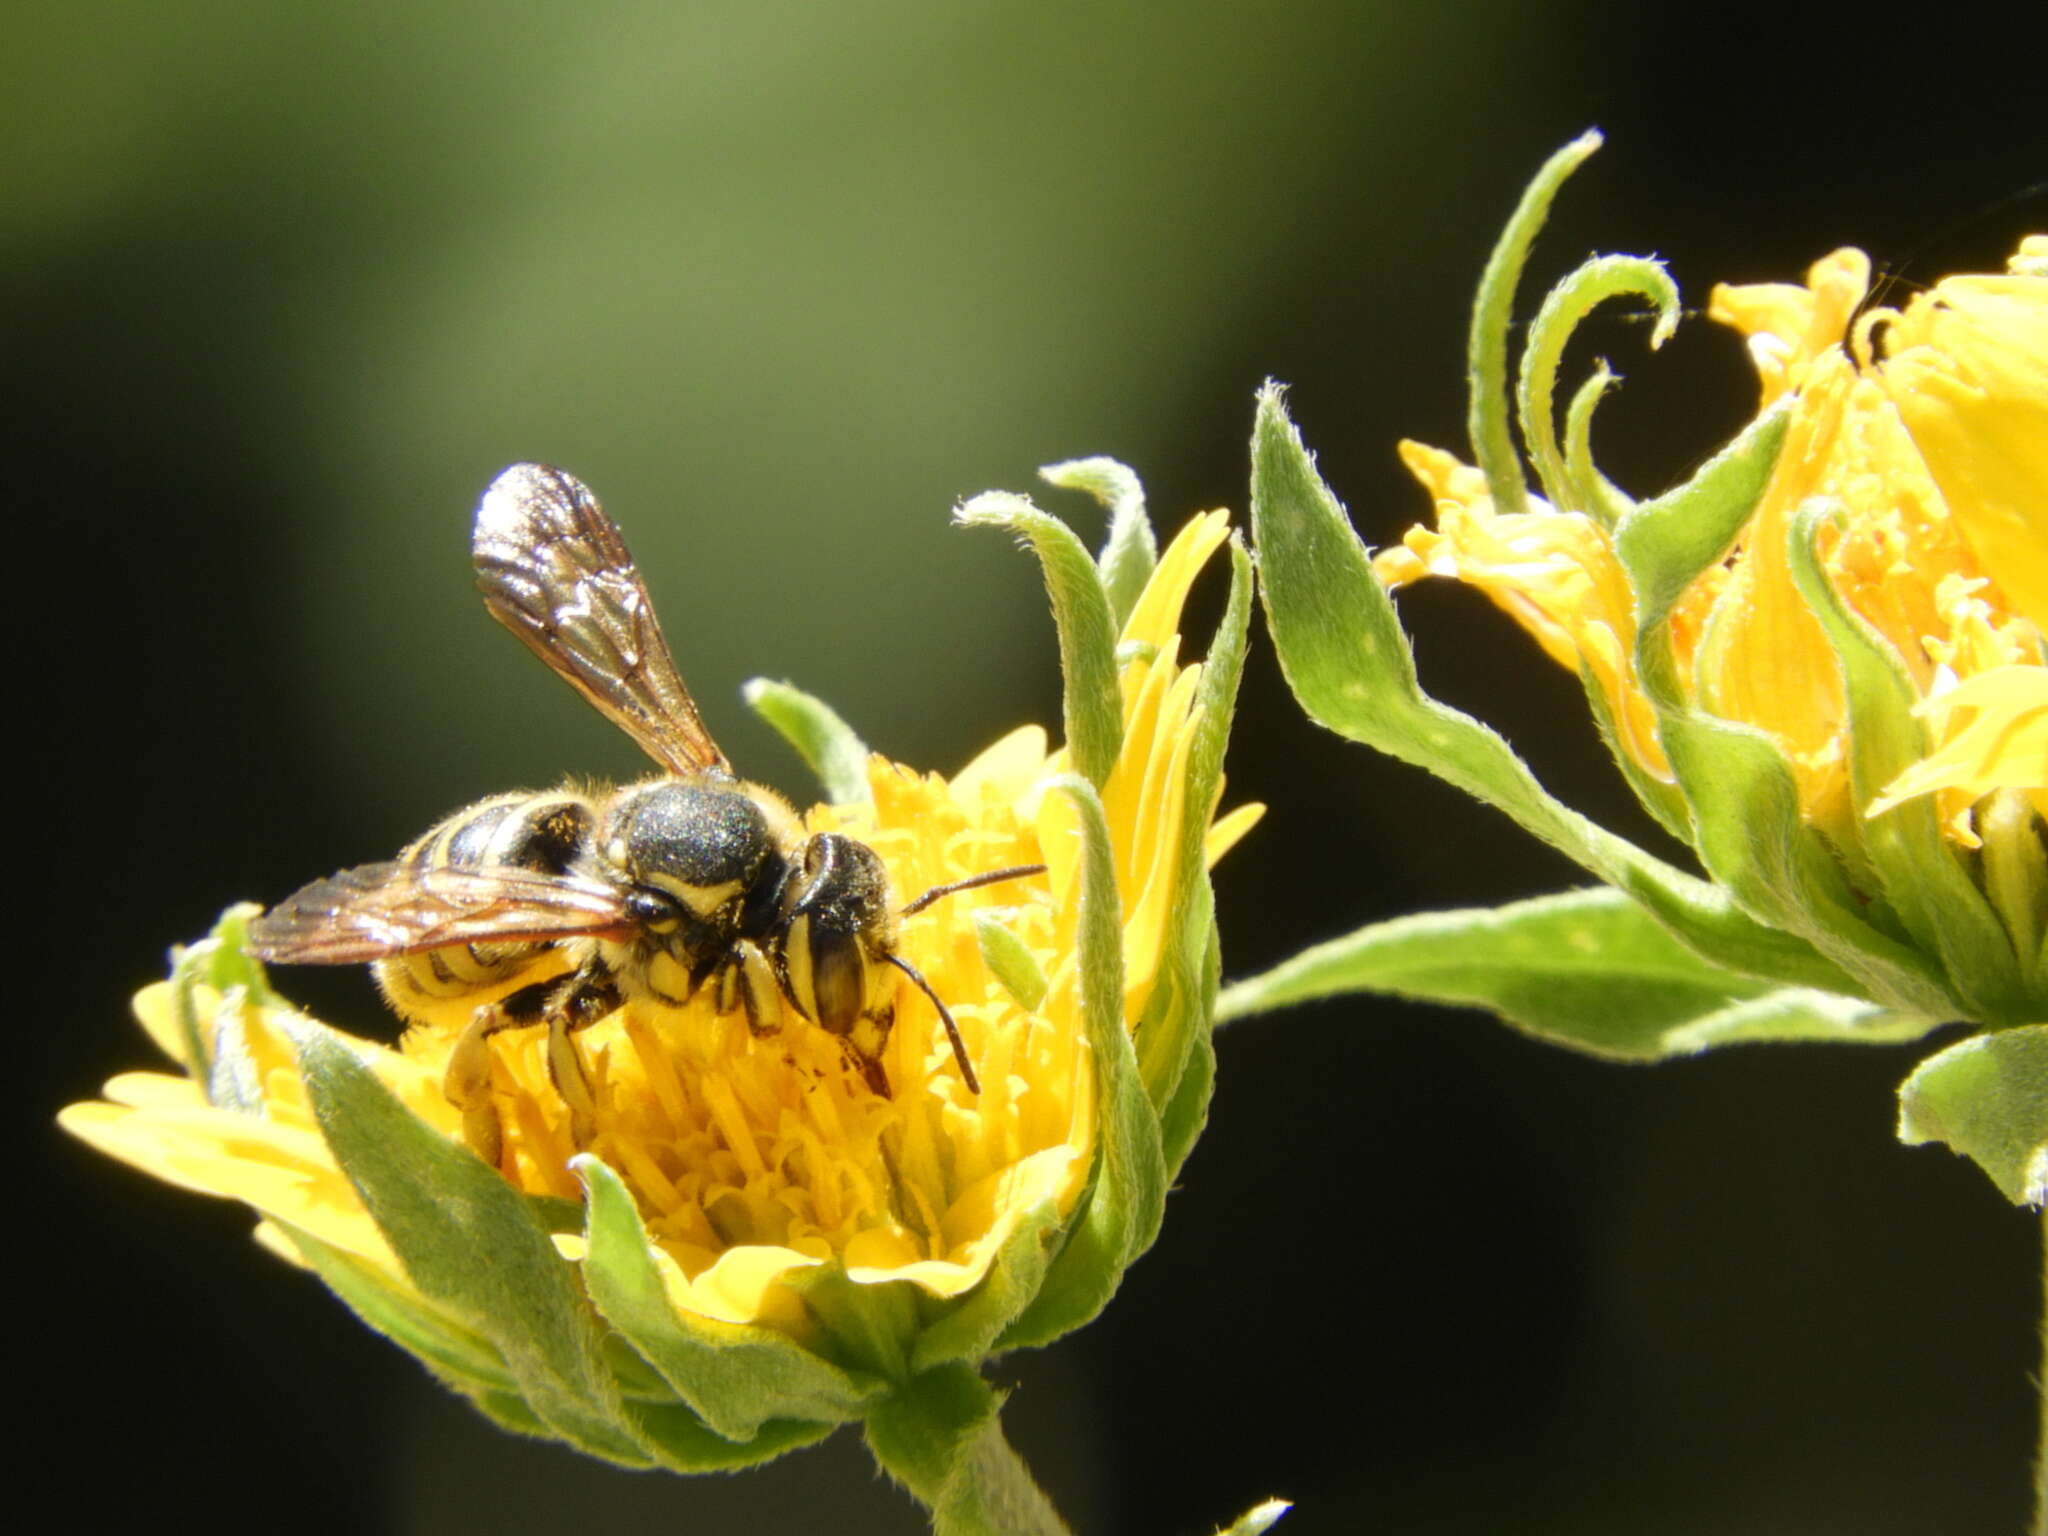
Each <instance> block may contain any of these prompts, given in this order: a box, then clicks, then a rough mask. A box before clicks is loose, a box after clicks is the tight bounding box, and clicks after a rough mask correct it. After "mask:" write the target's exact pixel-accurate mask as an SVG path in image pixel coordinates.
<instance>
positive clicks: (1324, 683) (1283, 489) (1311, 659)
mask: <svg viewBox="0 0 2048 1536" xmlns="http://www.w3.org/2000/svg"><path fill="white" fill-rule="evenodd" d="M1252 529H1253V539H1254V541H1255V542H1256V543H1257V545H1258V551H1259V585H1260V592H1261V596H1262V597H1263V599H1264V602H1265V608H1266V621H1267V625H1268V628H1269V629H1270V630H1271V632H1272V635H1273V646H1274V649H1275V651H1276V652H1278V654H1279V658H1280V669H1281V672H1282V673H1283V674H1284V675H1285V676H1286V678H1287V683H1288V686H1289V687H1290V688H1292V689H1293V690H1294V696H1295V698H1296V699H1297V700H1299V701H1300V703H1301V706H1302V708H1303V709H1304V710H1306V711H1307V713H1308V715H1309V718H1310V719H1312V720H1314V721H1316V723H1317V724H1319V725H1322V726H1325V727H1326V728H1328V729H1330V730H1332V731H1335V732H1336V733H1337V734H1339V735H1340V736H1344V737H1347V738H1349V739H1350V740H1352V741H1357V742H1362V743H1363V744H1365V745H1366V746H1369V747H1372V748H1374V749H1375V750H1376V751H1380V752H1384V753H1386V754H1387V755H1389V756H1391V757H1396V758H1399V759H1400V760H1401V761H1403V762H1406V763H1412V764H1414V765H1415V766H1416V767H1419V768H1423V769H1426V770H1428V771H1429V772H1431V773H1433V774H1435V775H1436V776H1437V777H1439V778H1441V779H1443V780H1444V781H1446V782H1447V783H1449V784H1452V785H1454V786H1455V787H1457V788H1458V789H1461V790H1463V791H1464V792H1465V793H1466V794H1468V795H1471V796H1472V797H1473V798H1474V799H1477V800H1481V801H1483V802H1485V803H1486V804H1488V805H1491V806H1493V807H1495V808H1496V809H1498V810H1500V811H1503V812H1505V813H1506V814H1507V815H1508V816H1509V817H1511V818H1512V819H1513V820H1514V821H1515V822H1516V824H1517V825H1519V826H1521V827H1522V828H1523V829H1524V830H1525V831H1527V832H1529V833H1531V834H1532V835H1534V836H1536V837H1538V838H1541V839H1542V840H1543V841H1544V842H1546V843H1549V844H1550V845H1551V846H1552V847H1553V848H1556V849H1557V850H1558V851H1559V852H1560V853H1562V854H1564V855H1565V856H1566V857H1567V858H1569V859H1571V860H1573V861H1574V862H1575V863H1577V864H1579V865H1580V866H1581V867H1583V868H1584V869H1586V870H1587V871H1589V872H1590V873H1592V874H1593V875H1596V876H1597V877H1599V878H1600V879H1601V880H1604V881H1605V882H1607V883H1608V884H1609V885H1613V886H1617V887H1619V888H1621V889H1622V890H1624V891H1626V892H1627V893H1628V894H1629V895H1631V896H1633V897H1634V898H1635V899H1636V900H1637V901H1638V902H1640V903H1641V904H1642V905H1643V906H1644V907H1645V908H1647V909H1648V910H1649V911H1650V913H1651V914H1652V915H1653V916H1654V917H1656V918H1657V920H1658V921H1659V922H1661V923H1662V924H1663V925H1664V926H1665V927H1666V928H1668V929H1670V930H1671V932H1672V933H1673V934H1675V935H1677V937H1678V938H1679V939H1680V940H1681V942H1683V943H1685V944H1686V945H1687V946H1688V947H1689V948H1691V949H1693V950H1694V951H1695V952H1697V953H1698V954H1699V955H1700V956H1701V957H1702V958H1704V959H1705V960H1707V961H1708V962H1709V963H1710V964H1713V965H1716V966H1719V967H1720V968H1721V969H1723V970H1729V971H1734V972H1737V973H1739V974H1742V975H1746V976H1754V977H1760V978H1766V979H1770V980H1775V981H1781V982H1786V983H1789V984H1793V985H1799V986H1812V987H1818V988H1820V989H1822V990H1824V991H1833V992H1853V991H1855V990H1856V986H1855V984H1854V983H1853V982H1852V981H1850V980H1849V978H1848V976H1847V975H1846V974H1844V973H1843V972H1842V971H1841V970H1840V969H1839V968H1837V967H1836V966H1835V965H1833V964H1831V963H1830V962H1829V961H1827V960H1826V959H1824V958H1822V957H1821V956H1820V955H1819V954H1818V953H1817V952H1816V951H1815V950H1814V948H1813V946H1812V945H1811V944H1808V943H1807V942H1806V941H1805V940H1803V939H1800V938H1798V937H1795V936H1794V935H1792V934H1788V933H1783V932H1779V931H1778V930H1776V929H1774V928H1771V927H1768V926H1766V925H1764V924H1762V923H1759V922H1757V921H1756V920H1755V919H1754V918H1752V917H1750V916H1749V915H1748V914H1747V913H1745V912H1744V911H1742V910H1741V909H1740V908H1739V907H1737V906H1736V905H1735V903H1734V902H1733V901H1732V900H1731V899H1730V897H1729V895H1728V893H1727V892H1725V891H1723V890H1720V889H1719V888H1717V887H1716V886H1714V885H1713V884H1711V883H1710V882H1707V881H1704V880H1700V879H1698V878H1696V877H1694V876H1692V875H1688V874H1686V873H1685V872H1684V871H1682V870H1678V869H1675V868H1673V867H1672V866H1670V865H1668V864H1666V863H1664V862H1663V861H1662V860H1659V859H1656V858H1653V857H1652V856H1651V855H1649V854H1647V853H1645V852H1644V851H1643V850H1642V849H1640V848H1638V847H1636V846H1635V845H1634V844H1633V843H1630V842H1628V841H1627V840H1626V839H1624V838H1620V837H1617V836H1615V835H1614V834H1613V833H1611V832H1609V831H1607V830H1606V829H1605V828H1603V827H1600V826H1598V825H1596V824H1595V823H1593V822H1591V821H1589V820H1587V819H1586V818H1585V817H1583V816H1581V815H1579V814H1578V813H1577V812H1576V811H1574V810H1572V809H1571V808H1570V807H1568V806H1566V805H1564V804H1562V803H1561V802H1559V801H1557V800H1555V799H1553V798H1552V797H1551V796H1550V795H1549V794H1547V793H1546V792H1545V791H1544V790H1543V788H1542V786H1541V785H1539V784H1538V783H1537V782H1536V780H1535V778H1534V776H1533V775H1531V774H1530V772H1529V770H1528V768H1527V767H1525V766H1524V765H1523V763H1522V761H1521V760H1520V759H1519V758H1517V757H1516V756H1515V754H1514V751H1513V750H1512V749H1511V748H1510V747H1509V746H1508V744H1507V743H1506V742H1505V741H1503V740H1502V739H1501V737H1500V736H1499V735H1498V734H1496V733H1495V732H1494V731H1492V730H1491V729H1489V728H1488V727H1487V726H1485V725H1483V724H1481V723H1480V722H1479V721H1477V720H1474V719H1473V718H1472V717H1471V716H1469V715H1466V714H1464V713H1462V712H1460V711H1458V710H1455V709H1451V708H1449V707H1448V706H1446V705H1443V704H1439V703H1438V702H1437V701H1436V700H1434V699H1432V698H1430V697H1429V696H1428V695H1427V694H1425V693H1424V692H1423V691H1422V688H1421V685H1420V683H1419V682H1418V681H1417V680H1416V676H1415V658H1414V657H1413V655H1412V654H1411V653H1410V652H1409V649H1408V641H1407V637H1406V636H1405V635H1403V634H1402V632H1401V624H1400V620H1399V619H1398V618H1397V617H1396V616H1395V613H1394V605H1393V602H1392V600H1391V599H1390V598H1389V596H1388V595H1387V591H1386V588H1385V587H1383V586H1382V585H1381V584H1380V582H1379V578H1378V577H1377V576H1375V575H1374V574H1373V570H1372V562H1371V560H1370V559H1369V558H1368V556H1367V554H1366V552H1365V548H1364V546H1363V545H1362V544H1360V543H1359V541H1358V536H1357V535H1356V534H1355V533H1353V532H1352V529H1351V524H1350V521H1349V519H1348V518H1347V517H1346V516H1345V513H1344V509H1343V507H1342V505H1341V504H1340V503H1339V502H1338V501H1337V498H1336V497H1335V496H1334V495H1332V494H1331V492H1330V489H1329V487H1328V486H1326V485H1325V484H1324V483H1323V481H1322V478H1321V476H1320V475H1318V474H1317V473H1316V469H1315V463H1314V460H1313V459H1312V458H1311V457H1310V455H1309V453H1308V450H1307V449H1306V448H1304V447H1303V446H1302V443H1301V438H1300V437H1299V435H1298V434H1297V433H1296V432H1295V430H1294V426H1293V424H1292V423H1291V422H1290V421H1289V420H1288V419H1287V411H1286V407H1285V405H1284V404H1283V402H1282V398H1281V391H1280V388H1279V386H1277V385H1271V384H1269V385H1268V386H1267V387H1266V388H1265V389H1264V390H1263V391H1261V393H1260V398H1259V415H1258V426H1257V429H1256V431H1255V434H1254V436H1253V440H1252Z"/></svg>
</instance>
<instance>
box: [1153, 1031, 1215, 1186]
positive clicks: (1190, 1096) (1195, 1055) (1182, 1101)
mask: <svg viewBox="0 0 2048 1536" xmlns="http://www.w3.org/2000/svg"><path fill="white" fill-rule="evenodd" d="M1211 995H1212V996H1213V995H1214V994H1213V992H1212V994H1211ZM1215 1088H1216V1040H1215V1036H1214V1035H1213V1034H1212V1032H1211V1031H1209V1030H1206V1029H1205V1030H1203V1031H1202V1033H1201V1035H1200V1036H1199V1037H1198V1038H1197V1039H1196V1040H1195V1048H1194V1049H1193V1050H1192V1051H1190V1052H1188V1064H1187V1069H1186V1070H1185V1071H1183V1072H1182V1073H1181V1075H1180V1082H1179V1083H1178V1084H1177V1085H1176V1086H1175V1088H1174V1090H1173V1097H1172V1098H1171V1099H1169V1100H1167V1102H1166V1106H1165V1108H1163V1109H1162V1110H1161V1111H1160V1112H1159V1147H1160V1153H1161V1155H1162V1156H1163V1157H1164V1158H1165V1159H1166V1180H1167V1183H1168V1184H1169V1185H1171V1184H1172V1183H1173V1181H1174V1180H1175V1179H1177V1178H1179V1177H1180V1170H1181V1165H1182V1164H1183V1163H1185V1162H1186V1161H1187V1160H1188V1154H1189V1153H1190V1152H1192V1151H1194V1150H1195V1142H1196V1140H1197V1139H1198V1138H1199V1137H1200V1136H1201V1134H1202V1128H1203V1127H1204V1126H1206V1125H1207V1124H1208V1123H1209V1096H1210V1095H1211V1094H1212V1093H1213V1092H1214V1091H1215Z"/></svg>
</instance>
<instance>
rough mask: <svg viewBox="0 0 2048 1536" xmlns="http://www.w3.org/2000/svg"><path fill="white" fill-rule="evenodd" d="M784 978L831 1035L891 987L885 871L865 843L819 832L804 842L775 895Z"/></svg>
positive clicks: (891, 935) (891, 917)
mask: <svg viewBox="0 0 2048 1536" xmlns="http://www.w3.org/2000/svg"><path fill="white" fill-rule="evenodd" d="M781 921H782V925H783V934H784V937H783V943H782V964H783V973H784V974H783V980H784V984H785V986H787V988H788V990H789V996H790V999H791V1000H792V1001H793V1002H794V1003H795V1004H796V1005H797V1008H798V1009H799V1011H801V1012H802V1013H803V1014H804V1015H805V1016H806V1017H807V1018H810V1019H812V1020H814V1021H815V1022H817V1023H819V1024H821V1025H823V1026H824V1027H825V1028H826V1029H828V1030H830V1031H832V1033H834V1034H837V1035H843V1034H846V1033H848V1032H849V1031H850V1030H852V1029H853V1027H854V1025H855V1024H856V1023H858V1022H859V1021H860V1019H861V1017H862V1015H863V1014H865V1013H867V1012H869V1011H871V1009H872V1007H873V1006H875V1005H876V1004H877V1002H878V1000H879V999H880V998H881V997H883V996H885V995H886V994H887V992H888V989H889V988H890V987H893V986H894V984H895V978H893V977H892V976H890V975H889V974H888V972H887V971H886V970H884V969H883V961H884V959H885V957H886V956H887V955H888V954H889V953H890V951H891V950H892V949H893V948H894V946H895V939H896V919H895V914H894V913H893V911H892V910H891V908H890V906H889V875H888V871H887V870H885V869H884V868H883V867H882V861H881V859H880V858H879V857H877V855H876V854H875V851H874V850H873V849H872V848H870V847H868V845H867V844H866V843H863V842H858V841H856V840H855V839H853V838H850V837H842V836H840V835H839V834H838V833H835V832H824V833H820V834H819V835H818V836H816V837H813V838H812V839H810V841H809V842H807V843H805V844H804V846H803V851H802V854H801V863H800V865H799V867H798V868H796V869H795V870H793V871H791V874H790V879H789V882H788V884H787V885H786V886H785V887H784V891H783V898H782V918H781Z"/></svg>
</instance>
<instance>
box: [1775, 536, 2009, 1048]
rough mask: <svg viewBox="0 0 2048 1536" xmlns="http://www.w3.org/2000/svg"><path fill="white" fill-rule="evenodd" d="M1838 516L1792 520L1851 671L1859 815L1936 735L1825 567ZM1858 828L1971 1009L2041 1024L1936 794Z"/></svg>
mask: <svg viewBox="0 0 2048 1536" xmlns="http://www.w3.org/2000/svg"><path fill="white" fill-rule="evenodd" d="M1830 511H1831V504H1830V503H1828V502H1826V501H1823V500H1819V499H1816V500H1814V501H1809V502H1808V503H1807V504H1806V505H1805V506H1803V507H1801V508H1800V509H1799V512H1798V514H1797V515H1796V516H1795V517H1794V518H1793V520H1792V526H1791V528H1790V529H1789V530H1788V538H1789V541H1790V546H1791V548H1790V555H1791V567H1792V580H1793V583H1794V585H1795V586H1797V587H1798V589H1799V595H1800V596H1801V597H1803V598H1804V599H1805V600H1806V605H1807V607H1808V608H1809V609H1811V610H1812V612H1813V616H1814V617H1815V618H1816V619H1818V620H1819V621H1820V626H1821V630H1822V632H1823V633H1824V634H1826V636H1827V638H1828V644H1829V645H1830V646H1831V647H1833V649H1834V652H1835V659H1836V660H1837V661H1838V662H1840V663H1841V668H1842V684H1843V691H1844V694H1845V696H1846V698H1847V701H1848V706H1849V787H1850V795H1851V799H1852V800H1853V802H1854V803H1855V804H1856V805H1857V806H1859V807H1861V806H1864V805H1868V804H1869V803H1870V802H1871V801H1872V800H1874V799H1876V798H1877V796H1878V794H1879V793H1880V792H1881V791H1882V790H1883V789H1884V787H1885V786H1886V785H1887V784H1889V783H1890V782H1891V781H1892V780H1893V779H1894V778H1896V777H1897V776H1898V775H1899V774H1900V773H1902V772H1904V771H1905V769H1907V768H1908V767H1910V766H1911V765H1912V764H1914V763H1917V762H1919V761H1920V760H1921V759H1922V758H1923V757H1925V756H1926V755H1927V752H1928V741H1927V728H1926V727H1925V726H1924V725H1923V724H1922V723H1921V721H1920V717H1919V716H1918V715H1916V714H1914V713H1913V706H1914V704H1915V703H1916V702H1917V701H1918V699H1919V689H1918V688H1917V687H1915V686H1914V683H1913V679H1912V678H1911V677H1910V676H1909V675H1908V674H1907V672H1906V668H1905V664H1904V663H1903V662H1902V661H1901V660H1900V659H1899V655H1898V653H1897V652H1896V651H1895V650H1893V648H1892V646H1891V644H1890V643H1889V642H1888V641H1886V640H1885V639H1884V637H1883V636H1881V635H1879V634H1878V633H1877V632H1876V631H1875V630H1874V629H1872V628H1871V627H1870V626H1869V625H1868V624H1866V623H1865V622H1864V621H1863V619H1862V618H1861V617H1860V616H1858V615H1857V614H1855V613H1853V612H1851V611H1850V609H1849V607H1848V605H1847V604H1845V603H1844V602H1843V601H1842V598H1841V594H1840V593H1838V592H1837V591H1836V590H1835V586H1834V583H1833V582H1832V581H1830V580H1829V579H1828V576H1827V573H1826V571H1825V570H1823V569H1822V567H1821V563H1820V557H1819V555H1818V554H1817V552H1816V550H1815V545H1814V539H1815V536H1816V535H1817V534H1818V532H1819V530H1820V523H1821V521H1822V519H1824V518H1826V517H1827V516H1829V514H1830ZM1859 819H1860V818H1859ZM1860 821H1861V827H1860V830H1861V834H1862V843H1863V853H1864V855H1865V857H1866V858H1867V859H1868V860H1869V863H1870V866H1871V868H1872V869H1873V871H1874V872H1875V874H1876V876H1877V879H1878V880H1879V881H1880V882H1881V883H1882V886H1883V889H1884V894H1885V899H1886V901H1887V903H1888V904H1889V905H1890V907H1891V910H1892V911H1893V912H1895V913H1896V914H1898V919H1899V922H1900V923H1901V924H1902V925H1903V926H1904V927H1905V929H1906V931H1907V932H1908V933H1910V934H1911V935H1912V938H1913V942H1914V944H1915V945H1916V946H1917V947H1918V948H1919V949H1921V950H1922V951H1923V952H1925V953H1927V954H1930V955H1934V956H1938V957H1939V959H1940V963H1941V968H1942V970H1943V971H1944V972H1945V974H1946V979H1947V983H1948V988H1949V990H1950V991H1951V992H1952V994H1953V995H1954V997H1955V999H1956V1001H1957V1002H1958V1003H1960V1004H1961V1005H1962V1008H1963V1010H1964V1011H1965V1013H1966V1014H1967V1015H1968V1016H1969V1017H1970V1018H1972V1019H1976V1020H1978V1021H1979V1022H1982V1023H1989V1024H2017V1023H2021V1022H2024V1021H2025V1020H2027V1019H2030V1018H2039V1017H2040V1016H2041V1014H2042V1012H2043V1011H2044V1010H2043V1000H2041V999H2030V998H2029V997H2028V996H2027V995H2026V990H2025V988H2024V986H2023V984H2022V982H2021V979H2020V967H2019V962H2018V957H2017V956H2016V955H2015V954H2014V952H2013V944H2012V938H2011V935H2010V934H2008V933H2007V932H2006V929H2005V925H2004V924H2003V923H2002V922H2001V921H2000V920H1999V917H1998V914H1997V913H1996V912H1994V911H1993V910H1992V908H1991V905H1990V903H1989V902H1987V901H1986V900H1985V899H1984V894H1983V892H1981V891H1980V890H1978V888H1977V882H1976V881H1975V880H1973V879H1972V878H1971V877H1970V873H1969V871H1968V870H1967V869H1965V868H1964V867H1963V864H1962V862H1961V860H1960V858H1959V856H1958V854H1957V852H1956V850H1955V849H1954V848H1953V846H1952V845H1951V844H1950V843H1949V840H1948V839H1947V838H1946V837H1944V836H1943V835H1942V831H1941V822H1940V819H1939V817H1938V815H1937V813H1936V809H1935V797H1934V796H1932V795H1920V796H1916V797H1915V798H1914V799H1911V800H1908V801H1906V802H1905V803H1904V804H1902V805H1897V806H1894V807H1893V808H1892V809H1890V810H1888V811H1886V812H1885V813H1884V814H1883V815H1881V816H1875V817H1871V818H1868V819H1860Z"/></svg>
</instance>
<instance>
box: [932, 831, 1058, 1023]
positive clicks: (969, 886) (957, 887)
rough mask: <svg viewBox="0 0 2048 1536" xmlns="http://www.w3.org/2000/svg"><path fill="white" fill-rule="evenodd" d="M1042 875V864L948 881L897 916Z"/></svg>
mask: <svg viewBox="0 0 2048 1536" xmlns="http://www.w3.org/2000/svg"><path fill="white" fill-rule="evenodd" d="M1044 873H1045V866H1044V865H1043V864H1016V865H1012V866H1011V867H1010V868H1008V869H991V870H987V871H984V872H983V873H981V874H978V875H969V876H968V877H967V878H966V879H965V880H949V881H947V882H946V883H945V884H944V885H935V886H933V887H932V888H931V889H930V890H928V891H926V892H925V893H924V894H923V895H922V896H920V897H918V898H917V900H915V901H913V902H911V903H909V904H908V905H907V906H905V907H904V909H903V911H902V912H901V914H899V915H901V916H903V917H909V916H911V915H912V914H914V913H918V912H922V911H923V910H924V909H925V908H926V907H928V906H930V905H931V904H932V903H933V902H935V901H937V900H939V899H940V898H941V897H945V896H951V895H953V894H955V893H956V892H959V891H971V890H973V889H974V888H975V887H976V886H978V885H997V884H1000V883H1001V882H1002V881H1004V880H1022V879H1023V878H1024V877H1025V876H1026V875H1042V874H1044ZM912 974H913V975H915V974H916V973H915V972H912ZM918 985H919V986H923V985H924V983H923V982H919V983H918ZM932 1001H933V1002H937V1001H938V999H937V998H933V999H932ZM942 1011H943V1010H942Z"/></svg>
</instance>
